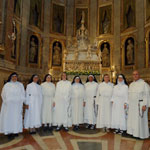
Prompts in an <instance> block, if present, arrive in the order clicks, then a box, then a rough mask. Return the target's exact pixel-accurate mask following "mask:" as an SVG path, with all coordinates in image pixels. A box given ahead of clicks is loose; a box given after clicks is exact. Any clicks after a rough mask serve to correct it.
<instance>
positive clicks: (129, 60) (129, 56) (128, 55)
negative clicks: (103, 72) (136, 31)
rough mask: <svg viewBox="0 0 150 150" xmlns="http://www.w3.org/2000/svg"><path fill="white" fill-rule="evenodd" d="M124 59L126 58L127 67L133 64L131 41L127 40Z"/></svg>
mask: <svg viewBox="0 0 150 150" xmlns="http://www.w3.org/2000/svg"><path fill="white" fill-rule="evenodd" d="M126 58H127V63H126V64H127V65H132V64H134V45H133V43H132V41H131V39H128V40H127V47H126Z"/></svg>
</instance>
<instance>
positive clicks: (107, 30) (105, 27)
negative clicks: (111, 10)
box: [102, 10, 111, 34]
mask: <svg viewBox="0 0 150 150" xmlns="http://www.w3.org/2000/svg"><path fill="white" fill-rule="evenodd" d="M110 25H111V22H110V19H109V17H108V14H107V11H106V10H105V11H104V13H103V20H102V33H103V34H106V33H110Z"/></svg>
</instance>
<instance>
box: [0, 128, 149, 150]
mask: <svg viewBox="0 0 150 150" xmlns="http://www.w3.org/2000/svg"><path fill="white" fill-rule="evenodd" d="M0 150H150V139H147V140H139V139H135V138H131V137H123V136H121V135H118V134H114V133H113V132H109V133H103V132H101V131H100V130H94V131H91V130H88V129H85V128H81V129H80V131H78V132H74V131H72V130H70V131H69V132H65V131H63V130H62V131H60V132H56V131H53V132H50V131H46V132H44V131H43V130H42V129H41V130H40V131H39V132H38V133H37V134H35V135H30V134H29V133H28V132H27V131H26V130H25V131H24V132H23V134H21V135H19V136H18V137H17V138H15V139H13V140H8V138H7V137H6V136H4V135H0Z"/></svg>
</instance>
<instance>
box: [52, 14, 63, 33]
mask: <svg viewBox="0 0 150 150" xmlns="http://www.w3.org/2000/svg"><path fill="white" fill-rule="evenodd" d="M54 24H55V26H54V31H55V32H58V33H62V29H61V27H62V19H61V18H60V15H59V14H58V15H57V16H56V18H55V19H54Z"/></svg>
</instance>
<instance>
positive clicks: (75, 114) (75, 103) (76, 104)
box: [71, 83, 85, 125]
mask: <svg viewBox="0 0 150 150" xmlns="http://www.w3.org/2000/svg"><path fill="white" fill-rule="evenodd" d="M84 94H85V93H84V85H82V84H81V83H74V84H73V85H72V93H71V105H72V123H73V124H74V125H79V124H82V123H83V102H84Z"/></svg>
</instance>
